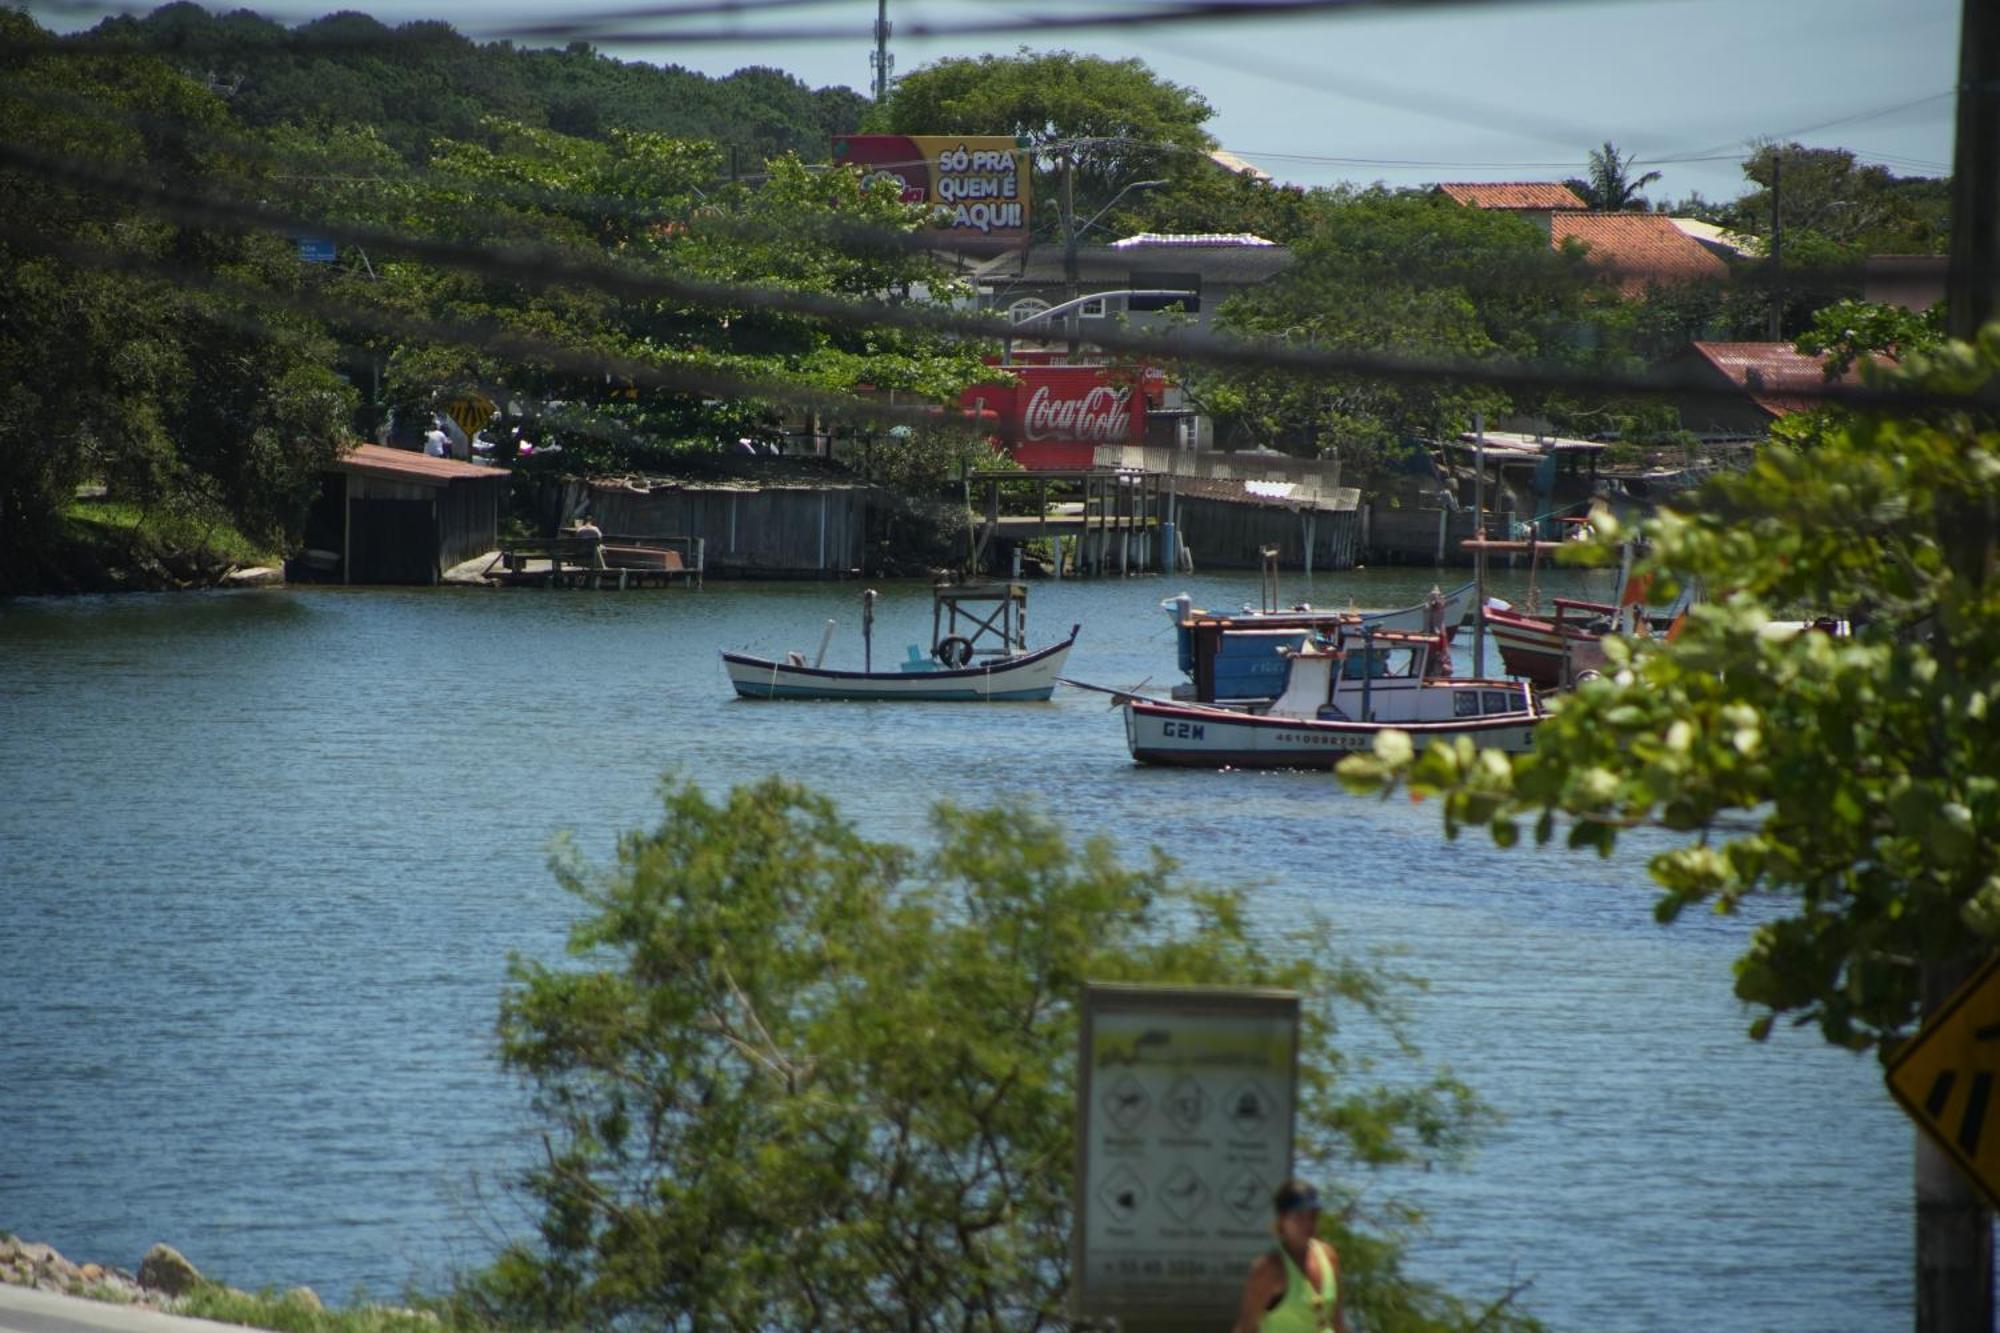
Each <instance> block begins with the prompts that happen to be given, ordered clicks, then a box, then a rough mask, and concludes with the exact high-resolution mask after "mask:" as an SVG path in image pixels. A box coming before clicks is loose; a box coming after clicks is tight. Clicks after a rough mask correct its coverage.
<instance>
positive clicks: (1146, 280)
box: [1126, 268, 1201, 315]
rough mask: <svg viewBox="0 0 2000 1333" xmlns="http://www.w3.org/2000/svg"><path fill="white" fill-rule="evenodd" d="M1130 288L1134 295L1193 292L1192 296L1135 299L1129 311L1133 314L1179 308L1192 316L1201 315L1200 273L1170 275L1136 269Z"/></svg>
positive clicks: (1164, 271)
mask: <svg viewBox="0 0 2000 1333" xmlns="http://www.w3.org/2000/svg"><path fill="white" fill-rule="evenodd" d="M1130 281H1131V287H1132V290H1133V291H1135V292H1149V291H1152V292H1193V293H1194V295H1193V296H1134V297H1132V298H1131V299H1130V300H1129V301H1128V302H1127V303H1126V308H1127V309H1128V310H1130V311H1131V312H1132V313H1133V314H1135V315H1136V314H1141V313H1143V312H1145V311H1149V310H1171V309H1173V308H1174V307H1176V306H1178V307H1180V308H1181V309H1183V310H1185V311H1187V312H1188V313H1189V314H1190V315H1196V314H1200V313H1201V274H1199V273H1169V272H1167V271H1166V270H1164V269H1147V268H1135V269H1133V270H1132V277H1131V280H1130Z"/></svg>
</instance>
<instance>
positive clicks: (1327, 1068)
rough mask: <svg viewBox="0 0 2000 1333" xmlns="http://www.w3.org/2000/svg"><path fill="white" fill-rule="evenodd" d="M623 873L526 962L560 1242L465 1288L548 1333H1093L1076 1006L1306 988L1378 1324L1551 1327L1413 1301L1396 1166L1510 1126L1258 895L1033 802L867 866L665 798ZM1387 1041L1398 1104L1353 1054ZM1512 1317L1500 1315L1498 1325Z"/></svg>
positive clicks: (594, 883) (835, 849)
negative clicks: (1205, 886)
mask: <svg viewBox="0 0 2000 1333" xmlns="http://www.w3.org/2000/svg"><path fill="white" fill-rule="evenodd" d="M663 801H664V805H665V810H664V817H663V819H662V820H661V822H660V824H659V825H658V827H656V828H654V829H653V830H652V831H650V832H645V833H639V832H635V833H631V834H628V835H626V836H625V837H624V838H623V839H622V840H621V842H620V844H619V847H618V853H617V859H616V863H615V865H613V866H611V867H608V868H598V867H593V866H590V865H588V864H586V863H585V862H584V861H582V860H581V859H580V858H579V857H578V856H577V855H576V854H575V852H574V850H573V849H568V848H565V849H563V850H560V851H559V852H558V854H557V857H556V861H555V868H556V873H557V877H558V879H559V880H560V881H561V883H562V884H563V886H564V887H565V888H566V889H568V890H569V891H570V892H572V893H574V894H575V895H577V896H578V897H579V898H580V899H581V900H582V901H583V902H585V903H586V904H587V905H588V907H589V915H588V916H587V917H586V918H585V919H584V920H583V921H582V922H581V923H580V924H578V925H577V927H576V928H575V930H574V932H573V935H572V940H571V947H572V953H573V954H574V956H575V960H576V961H575V963H574V964H573V965H570V966H563V967H551V966H546V965H543V964H540V963H536V962H529V961H522V960H516V962H515V964H514V969H513V981H512V983H511V985H510V988H509V990H508V992H507V995H506V997H505V1000H504V1004H503V1009H502V1014H501V1019H500V1037H501V1049H502V1053H503V1057H504V1059H505V1060H506V1062H507V1063H508V1064H509V1065H510V1066H511V1067H512V1068H513V1069H515V1070H516V1071H518V1072H519V1073H520V1074H522V1075H523V1076H524V1077H525V1078H526V1079H527V1080H528V1081H529V1082H530V1083H531V1085H532V1087H533V1089H534V1092H535V1101H536V1106H537V1108H538V1110H539V1113H540V1115H541V1117H542V1118H543V1120H544V1122H545V1125H546V1131H547V1132H546V1143H547V1151H546V1156H545V1160H544V1161H543V1162H542V1163H541V1165H540V1166H539V1167H537V1168H536V1169H534V1170H533V1171H531V1172H530V1173H528V1175H527V1177H526V1179H525V1180H524V1181H523V1186H524V1190H525V1193H526V1195H527V1196H528V1198H529V1199H531V1200H532V1202H533V1204H534V1205H535V1206H536V1207H537V1208H538V1211H539V1232H540V1235H539V1239H538V1242H537V1243H535V1244H532V1245H530V1244H519V1245H516V1246H514V1247H512V1248H510V1249H509V1250H508V1251H507V1252H506V1253H505V1254H503V1255H502V1257H501V1258H500V1259H499V1261H498V1262H497V1263H496V1264H495V1265H494V1266H493V1267H492V1268H490V1269H489V1270H487V1271H486V1272H484V1273H482V1274H480V1275H478V1276H477V1277H476V1278H474V1279H472V1280H470V1281H469V1282H468V1284H467V1285H466V1287H465V1289H464V1291H463V1292H462V1294H461V1302H462V1304H463V1305H465V1306H466V1307H469V1308H471V1309H474V1310H477V1311H479V1312H480V1313H483V1314H486V1315H488V1316H492V1317H498V1318H501V1319H503V1320H506V1321H510V1322H522V1323H528V1324H534V1325H539V1326H574V1325H602V1324H609V1323H616V1322H621V1321H634V1320H636V1321H642V1322H644V1323H645V1324H647V1325H648V1326H658V1327H671V1328H693V1327H729V1328H749V1327H760V1328H769V1327H784V1328H792V1327H841V1328H873V1327H883V1326H887V1325H891V1324H893V1325H895V1326H897V1327H903V1328H937V1327H944V1326H947V1325H949V1326H951V1327H954V1328H985V1329H993V1328H1041V1327H1048V1326H1052V1325H1059V1324H1063V1323H1065V1322H1066V1317H1065V1313H1064V1300H1065V1292H1066V1289H1067V1284H1068V1280H1069V1262H1070V1239H1071V1228H1072V1226H1073V1222H1074V1219H1073V1216H1072V1210H1071V1191H1072V1180H1073V1171H1074V1162H1075V1152H1076V1145H1075V1105H1074V1081H1073V1076H1074V1065H1075V1059H1076V1041H1077V1013H1076V1003H1077V1000H1078V998H1079V995H1080V991H1081V988H1082V986H1083V984H1084V982H1085V981H1086V980H1101V981H1126V982H1160V983H1174V984H1182V985H1264V986H1283V987H1290V988H1293V989H1295V990H1297V991H1298V992H1300V993H1301V995H1302V996H1303V997H1304V999H1305V1004H1304V1019H1303V1023H1304V1028H1303V1034H1302V1035H1303V1042H1302V1046H1303V1051H1302V1055H1301V1062H1300V1081H1301V1105H1300V1110H1299V1120H1298V1124H1299V1138H1300V1148H1301V1153H1300V1157H1301V1163H1302V1169H1306V1170H1310V1171H1312V1172H1314V1173H1315V1174H1316V1175H1317V1176H1318V1177H1319V1178H1321V1179H1328V1180H1330V1181H1332V1182H1335V1184H1334V1187H1333V1189H1332V1190H1331V1191H1330V1193H1331V1195H1332V1197H1333V1199H1334V1200H1335V1201H1336V1202H1335V1204H1334V1206H1333V1207H1331V1208H1330V1209H1329V1212H1328V1223H1327V1225H1328V1227H1329V1229H1330V1231H1331V1233H1332V1234H1334V1235H1335V1236H1336V1237H1337V1238H1338V1240H1339V1242H1340V1244H1341V1246H1342V1249H1343V1252H1344V1253H1345V1254H1346V1255H1347V1256H1348V1259H1347V1263H1346V1265H1345V1267H1346V1273H1345V1275H1344V1276H1345V1286H1344V1291H1346V1292H1347V1298H1348V1299H1349V1301H1350V1302H1351V1305H1350V1308H1353V1309H1355V1310H1357V1311H1359V1312H1361V1313H1362V1315H1363V1316H1364V1318H1367V1319H1368V1323H1367V1326H1368V1327H1370V1328H1378V1329H1388V1328H1404V1329H1454V1328H1469V1327H1472V1326H1474V1325H1475V1323H1479V1324H1480V1326H1482V1327H1486V1328H1495V1327H1499V1328H1527V1327H1533V1326H1534V1325H1533V1322H1532V1321H1531V1320H1528V1319H1526V1318H1525V1317H1524V1316H1521V1315H1519V1314H1518V1313H1517V1312H1515V1311H1513V1310H1512V1309H1511V1308H1510V1307H1508V1306H1507V1304H1506V1298H1504V1297H1503V1298H1502V1300H1501V1302H1500V1308H1499V1309H1498V1310H1497V1311H1495V1310H1493V1309H1491V1308H1481V1307H1479V1306H1477V1305H1474V1304H1471V1303H1464V1302H1461V1301H1459V1300H1457V1299H1455V1298H1453V1297H1451V1296H1450V1295H1448V1294H1446V1293H1444V1292H1441V1291H1438V1290H1437V1289H1435V1288H1432V1287H1430V1286H1428V1285H1426V1284H1424V1283H1421V1282H1418V1281H1417V1280H1415V1279H1413V1278H1410V1277H1408V1276H1407V1275H1406V1274H1404V1273H1403V1271H1402V1269H1401V1267H1400V1256H1401V1253H1402V1250H1403V1247H1404V1245H1405V1244H1406V1242H1407V1240H1408V1237H1409V1235H1410V1234H1411V1232H1412V1230H1413V1228H1414V1227H1416V1226H1417V1225H1418V1224H1419V1223H1420V1221H1421V1219H1420V1218H1419V1217H1418V1216H1417V1215H1416V1214H1415V1213H1414V1212H1413V1211H1411V1210H1408V1209H1402V1208H1397V1207H1396V1206H1394V1205H1393V1204H1391V1205H1382V1204H1372V1205H1371V1206H1370V1207H1368V1208H1366V1209H1364V1207H1363V1206H1362V1203H1361V1197H1362V1189H1361V1184H1362V1182H1361V1180H1360V1177H1361V1176H1362V1174H1363V1172H1364V1171H1365V1169H1367V1168H1372V1167H1377V1166H1381V1165H1386V1164H1391V1163H1421V1164H1428V1163H1430V1162H1432V1161H1438V1160H1446V1159H1450V1158H1452V1157H1454V1156H1456V1155H1457V1154H1458V1153H1459V1152H1461V1151H1462V1150H1464V1149H1465V1148H1466V1147H1467V1146H1468V1145H1469V1144H1470V1142H1471V1140H1472V1138H1473V1136H1474V1134H1475V1132H1476V1130H1477V1129H1478V1128H1479V1127H1480V1125H1481V1124H1482V1123H1483V1122H1485V1121H1486V1120H1487V1119H1489V1118H1490V1114H1491V1113H1490V1112H1489V1111H1487V1109H1486V1108H1485V1107H1484V1106H1483V1105H1482V1104H1481V1103H1480V1102H1479V1101H1478V1100H1477V1099H1476V1098H1475V1097H1474V1096H1473V1094H1472V1093H1471V1091H1470V1090H1469V1089H1467V1088H1466V1087H1464V1086H1463V1085H1462V1084H1460V1083H1458V1082H1456V1081H1455V1080H1453V1079H1451V1078H1450V1077H1449V1076H1446V1075H1442V1074H1426V1073H1423V1072H1421V1071H1418V1070H1413V1069H1409V1068H1404V1067H1402V1066H1403V1064H1404V1062H1405V1061H1406V1060H1407V1059H1408V1058H1409V1057H1412V1056H1414V1054H1415V1052H1414V1051H1413V1050H1412V1049H1411V1048H1410V1046H1409V1044H1408V1042H1407V1040H1406V1039H1405V1034H1404V1033H1403V1030H1402V1026H1401V1022H1400V1015H1399V1012H1398V1005H1397V997H1398V994H1399V992H1400V991H1401V990H1402V989H1403V988H1404V987H1406V986H1407V985H1410V984H1413V983H1411V981H1410V979H1409V978H1406V977H1401V976H1396V975H1393V974H1390V973H1387V972H1384V971H1381V970H1377V969H1375V968H1372V967H1366V966H1361V965H1358V964H1355V963H1352V962H1348V961H1344V960H1341V959H1340V958H1339V957H1338V956H1337V955H1336V954H1334V953H1333V952H1332V950H1331V947H1330V941H1329V939H1328V933H1327V930H1326V928H1325V927H1324V926H1323V925H1311V926H1307V927H1304V928H1302V929H1300V930H1298V931H1296V932H1294V933H1291V934H1287V935H1283V936H1278V937H1274V936H1273V935H1272V934H1271V933H1269V932H1267V931H1264V930H1260V929H1254V928H1253V927H1252V924H1251V921H1250V911H1249V903H1248V901H1247V899H1246V898H1245V896H1244V895H1243V894H1242V893H1241V892H1238V891H1228V890H1200V889H1193V888H1188V887H1185V886H1183V885H1180V884H1178V883H1177V882H1176V881H1175V880H1174V879H1173V878H1172V875H1171V865H1170V863H1169V862H1168V861H1167V860H1166V859H1165V858H1164V857H1162V856H1159V855H1157V854H1156V855H1154V856H1153V857H1152V859H1150V860H1149V861H1147V862H1146V863H1144V864H1143V865H1141V866H1139V867H1137V868H1129V867H1126V866H1124V865H1121V864H1120V863H1119V862H1118V861H1117V859H1116V858H1115V857H1114V855H1113V853H1112V851H1111V849H1110V847H1109V845H1108V844H1107V843H1106V842H1104V841H1102V840H1091V841H1089V842H1087V843H1084V844H1083V845H1082V846H1081V847H1080V848H1078V847H1073V846H1072V845H1071V844H1070V842H1069V841H1068V840H1067V839H1066V837H1065V836H1064V835H1063V833H1062V832H1061V830H1060V829H1058V828H1057V827H1056V826H1055V825H1054V824H1053V823H1051V822H1050V821H1048V820H1046V819H1044V818H1041V817H1039V816H1036V815H1034V814H1031V813H1029V812H1027V811H1024V810H1022V809H1019V808H1015V807H1006V806H1003V807H999V808H994V809H983V810H967V809H961V808H957V807H954V806H949V805H945V806H940V807H938V808H937V810H936V811H935V812H934V815H933V828H934V831H935V845H934V847H933V848H932V849H931V850H929V851H927V852H923V853H917V852H913V851H911V850H909V849H907V848H904V847H900V846H895V845H888V844H883V843H876V842H870V841H867V840H865V839H863V838H862V837H861V836H860V835H859V834H858V833H856V831H855V830H854V829H853V827H852V826H850V825H849V824H848V823H846V822H845V821H844V820H842V819H841V818H840V816H839V815H838V813H837V811H836V810H835V808H834V806H833V805H832V803H831V802H829V801H828V800H827V799H825V798H824V797H821V796H818V795H815V794H813V793H812V792H810V791H808V790H806V789H805V788H803V787H799V786H796V785H793V784H789V783H786V782H783V781H779V780H777V779H771V780H767V781H765V782H762V783H759V784H757V785H755V786H748V787H739V788H737V789H735V790H733V791H732V792H730V793H729V794H728V796H727V797H726V798H724V799H721V800H719V801H716V800H711V799H710V798H709V797H707V796H706V795H704V794H703V793H702V792H701V791H700V790H699V789H697V788H696V787H694V786H693V785H691V784H690V785H672V784H670V785H668V786H667V787H665V788H664V789H663ZM1351 1022H1352V1023H1363V1022H1365V1023H1369V1024H1373V1025H1376V1027H1377V1028H1378V1029H1379V1030H1380V1031H1381V1032H1383V1033H1385V1034H1386V1039H1385V1040H1376V1041H1374V1042H1373V1043H1372V1046H1373V1047H1374V1048H1377V1049H1387V1050H1390V1051H1392V1052H1394V1053H1395V1054H1394V1057H1393V1063H1394V1065H1395V1066H1396V1068H1394V1069H1393V1070H1390V1071H1385V1073H1393V1074H1394V1075H1396V1077H1395V1078H1394V1080H1393V1082H1384V1083H1378V1082H1376V1081H1375V1080H1376V1079H1377V1077H1378V1075H1377V1074H1376V1073H1374V1072H1373V1070H1372V1067H1371V1061H1370V1060H1368V1059H1364V1058H1362V1057H1360V1056H1356V1055H1350V1054H1348V1053H1346V1052H1345V1051H1343V1049H1342V1048H1341V1046H1340V1045H1338V1044H1337V1042H1338V1041H1339V1040H1340V1038H1341V1037H1342V1035H1343V1024H1346V1023H1351ZM1481 1321H1483V1322H1481Z"/></svg>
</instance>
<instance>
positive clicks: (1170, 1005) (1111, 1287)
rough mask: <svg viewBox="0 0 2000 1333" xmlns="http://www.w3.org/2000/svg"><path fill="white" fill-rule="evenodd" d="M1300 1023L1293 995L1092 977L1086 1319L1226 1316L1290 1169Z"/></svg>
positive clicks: (1085, 1106)
mask: <svg viewBox="0 0 2000 1333" xmlns="http://www.w3.org/2000/svg"><path fill="white" fill-rule="evenodd" d="M1298 1032H1299V999H1298V996H1297V995H1296V994H1293V993H1291V992H1289V991H1271V990H1230V989H1219V988H1218V989H1182V988H1173V989H1169V988H1160V987H1147V986H1099V985H1092V986H1088V987H1086V988H1085V991H1084V999H1083V1022H1082V1037H1081V1051H1080V1068H1079V1071H1078V1077H1077V1100H1078V1106H1077V1115H1078V1134H1077V1141H1078V1146H1077V1158H1078V1160H1077V1208H1076V1216H1077V1228H1076V1254H1075V1265H1074V1271H1075V1285H1074V1291H1073V1304H1074V1306H1075V1313H1076V1314H1077V1315H1078V1316H1079V1317H1105V1316H1115V1317H1117V1318H1118V1319H1120V1320H1121V1321H1122V1322H1123V1323H1124V1324H1125V1325H1126V1326H1127V1327H1139V1326H1144V1327H1147V1328H1167V1327H1175V1326H1182V1325H1187V1326H1195V1327H1206V1328H1216V1327H1227V1325H1228V1323H1229V1321H1230V1319H1231V1318H1232V1317H1233V1316H1234V1314H1235V1312H1236V1302H1237V1299H1238V1297H1239V1295H1240V1294H1241V1292H1242V1287H1243V1279H1244V1277H1245V1275H1246V1274H1248V1272H1249V1270H1250V1264H1251V1262H1252V1261H1253V1260H1254V1259H1256V1257H1257V1256H1258V1255H1260V1254H1262V1253H1264V1252H1265V1251H1266V1250H1269V1249H1270V1248H1271V1245H1272V1240H1271V1195H1272V1192H1273V1191H1274V1190H1275V1189H1276V1188H1277V1187H1278V1185H1279V1183H1280V1182H1282V1181H1283V1180H1284V1179H1285V1177H1287V1176H1289V1175H1290V1174H1291V1170H1292V1128H1293V1118H1294V1117H1293V1110H1294V1097H1295V1092H1296V1089H1297V1084H1298Z"/></svg>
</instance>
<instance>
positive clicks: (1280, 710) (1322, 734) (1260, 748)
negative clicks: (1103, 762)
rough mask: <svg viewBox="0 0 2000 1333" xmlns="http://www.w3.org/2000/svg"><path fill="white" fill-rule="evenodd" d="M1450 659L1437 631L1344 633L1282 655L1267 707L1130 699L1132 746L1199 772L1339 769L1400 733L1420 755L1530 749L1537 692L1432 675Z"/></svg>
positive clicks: (1142, 757) (1538, 707) (1141, 754)
mask: <svg viewBox="0 0 2000 1333" xmlns="http://www.w3.org/2000/svg"><path fill="white" fill-rule="evenodd" d="M1446 651H1447V648H1446V644H1445V641H1444V638H1443V636H1442V635H1440V634H1430V633H1423V632H1411V631H1407V630H1380V631H1378V630H1372V629H1342V630H1340V631H1339V632H1338V634H1337V636H1336V639H1335V641H1334V645H1333V646H1332V647H1326V646H1323V645H1322V644H1321V643H1320V642H1318V641H1316V640H1308V641H1306V642H1304V643H1302V644H1301V645H1300V646H1299V647H1298V648H1296V649H1288V650H1286V651H1285V652H1284V654H1283V658H1284V662H1285V665H1286V672H1285V684H1284V689H1283V691H1282V692H1281V693H1280V694H1279V695H1278V697H1277V698H1275V699H1273V700H1272V701H1271V702H1270V703H1269V704H1265V705H1251V706H1250V707H1247V708H1227V707H1222V706H1219V705H1216V704H1204V703H1187V702H1181V701H1177V700H1165V699H1148V698H1143V697H1140V696H1136V695H1129V694H1127V695H1121V696H1120V699H1119V702H1120V703H1121V704H1122V705H1123V708H1124V715H1125V741H1126V745H1127V746H1128V747H1129V748H1130V750H1131V752H1132V757H1133V758H1134V759H1135V760H1137V761H1138V762H1140V763H1142V764H1178V765H1182V766H1186V767H1197V768H1331V767H1333V766H1334V765H1335V764H1337V763H1339V762H1340V761H1341V759H1343V758H1345V757H1346V756H1347V755H1349V754H1353V753H1355V752H1357V751H1365V750H1369V749H1372V748H1373V747H1374V744H1375V738H1376V737H1377V736H1379V735H1381V734H1382V733H1383V732H1385V731H1388V730H1391V729H1394V730H1398V731H1402V732H1405V733H1407V734H1408V735H1409V737H1410V740H1411V742H1412V743H1413V744H1414V745H1415V746H1416V747H1417V748H1418V749H1422V748H1424V747H1425V746H1428V745H1435V744H1438V743H1439V742H1441V741H1450V740H1457V739H1458V738H1460V737H1465V738H1467V739H1469V740H1471V741H1472V743H1473V744H1474V745H1477V746H1480V747H1482V748H1488V749H1498V750H1509V751H1520V750H1527V749H1531V748H1533V746H1534V733H1535V728H1536V727H1537V726H1539V725H1540V723H1541V721H1542V719H1543V717H1544V716H1546V714H1545V713H1544V711H1543V708H1542V703H1541V700H1540V699H1539V698H1538V697H1537V696H1536V693H1535V690H1534V687H1533V686H1531V685H1528V684H1524V683H1523V682H1520V681H1510V680H1480V679H1467V678H1459V677H1452V676H1445V675H1433V674H1431V672H1432V668H1433V667H1434V666H1437V665H1439V664H1441V663H1442V662H1443V661H1444V660H1445V653H1446Z"/></svg>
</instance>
